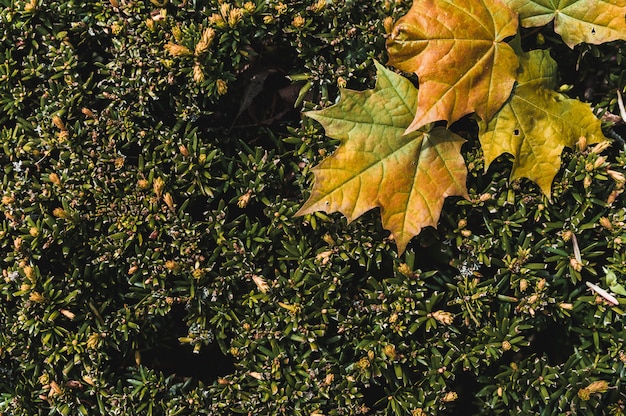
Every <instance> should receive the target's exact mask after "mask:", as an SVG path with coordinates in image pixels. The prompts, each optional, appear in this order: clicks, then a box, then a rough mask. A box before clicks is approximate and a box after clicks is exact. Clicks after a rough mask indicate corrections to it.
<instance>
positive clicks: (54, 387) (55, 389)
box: [48, 381, 63, 397]
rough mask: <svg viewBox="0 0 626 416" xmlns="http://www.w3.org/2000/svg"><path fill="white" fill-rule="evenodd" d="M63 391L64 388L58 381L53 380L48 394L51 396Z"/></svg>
mask: <svg viewBox="0 0 626 416" xmlns="http://www.w3.org/2000/svg"><path fill="white" fill-rule="evenodd" d="M61 393H63V390H62V389H61V386H59V385H58V384H57V382H56V381H51V382H50V393H48V396H50V397H52V396H58V395H60V394H61Z"/></svg>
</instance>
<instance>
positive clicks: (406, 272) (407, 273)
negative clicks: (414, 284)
mask: <svg viewBox="0 0 626 416" xmlns="http://www.w3.org/2000/svg"><path fill="white" fill-rule="evenodd" d="M398 271H399V272H400V273H401V274H402V275H403V276H404V277H409V278H410V277H413V276H414V273H413V270H411V268H410V267H409V265H408V264H406V263H400V264H399V265H398Z"/></svg>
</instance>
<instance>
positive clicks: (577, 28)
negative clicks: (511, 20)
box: [504, 0, 626, 48]
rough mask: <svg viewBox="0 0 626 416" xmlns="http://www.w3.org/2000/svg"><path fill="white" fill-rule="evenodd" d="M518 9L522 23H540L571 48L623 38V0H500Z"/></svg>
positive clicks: (625, 5) (625, 12) (625, 23)
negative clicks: (552, 22)
mask: <svg viewBox="0 0 626 416" xmlns="http://www.w3.org/2000/svg"><path fill="white" fill-rule="evenodd" d="M504 2H505V3H507V4H508V5H509V7H511V9H513V10H515V11H516V12H518V13H519V16H520V19H521V22H522V26H524V27H534V26H544V25H547V24H548V23H550V22H551V21H552V20H553V19H554V31H555V32H556V33H558V34H559V35H561V37H562V38H563V41H564V42H565V43H566V44H567V45H568V46H569V47H570V48H573V47H574V46H575V45H578V44H579V43H582V42H586V43H593V44H600V43H605V42H610V41H612V40H618V39H623V40H626V0H611V1H607V0H504Z"/></svg>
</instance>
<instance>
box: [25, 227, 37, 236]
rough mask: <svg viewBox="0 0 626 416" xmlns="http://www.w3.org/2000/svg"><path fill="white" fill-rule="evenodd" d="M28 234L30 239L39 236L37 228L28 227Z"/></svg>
mask: <svg viewBox="0 0 626 416" xmlns="http://www.w3.org/2000/svg"><path fill="white" fill-rule="evenodd" d="M28 234H30V235H31V236H32V237H37V236H38V235H39V228H37V227H30V229H29V230H28Z"/></svg>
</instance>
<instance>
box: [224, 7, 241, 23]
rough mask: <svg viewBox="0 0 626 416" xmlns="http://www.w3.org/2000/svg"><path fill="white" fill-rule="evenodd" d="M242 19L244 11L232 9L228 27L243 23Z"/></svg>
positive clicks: (229, 14)
mask: <svg viewBox="0 0 626 416" xmlns="http://www.w3.org/2000/svg"><path fill="white" fill-rule="evenodd" d="M224 4H226V3H224ZM242 17H243V9H240V8H238V7H236V8H233V9H231V11H230V12H229V13H228V26H230V27H235V26H236V25H237V23H239V22H240V21H241V18H242Z"/></svg>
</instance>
